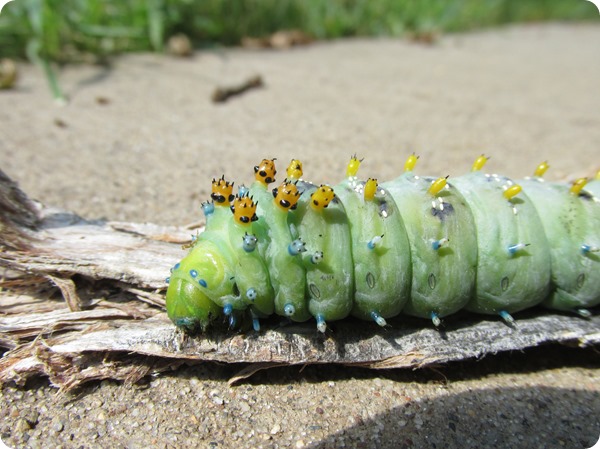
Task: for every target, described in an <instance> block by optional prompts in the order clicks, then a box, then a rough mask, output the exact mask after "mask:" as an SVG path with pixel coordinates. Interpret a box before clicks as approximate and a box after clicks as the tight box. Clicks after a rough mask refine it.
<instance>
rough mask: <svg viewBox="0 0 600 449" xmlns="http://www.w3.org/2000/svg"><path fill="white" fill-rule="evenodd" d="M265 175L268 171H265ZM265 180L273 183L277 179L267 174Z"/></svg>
mask: <svg viewBox="0 0 600 449" xmlns="http://www.w3.org/2000/svg"><path fill="white" fill-rule="evenodd" d="M265 175H266V173H265ZM265 181H266V183H267V184H271V183H272V182H275V180H274V179H273V178H271V177H270V176H267V177H266V178H265Z"/></svg>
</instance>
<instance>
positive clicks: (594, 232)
mask: <svg viewBox="0 0 600 449" xmlns="http://www.w3.org/2000/svg"><path fill="white" fill-rule="evenodd" d="M522 183H523V186H524V188H525V189H526V191H527V194H528V195H529V197H530V198H531V199H532V200H533V203H534V205H535V207H536V209H537V212H538V215H539V216H540V217H544V220H543V221H542V225H543V230H544V234H545V235H546V237H547V239H548V242H549V247H550V261H551V267H552V268H551V278H552V282H551V291H550V294H549V295H548V296H547V298H546V299H545V300H544V305H546V306H548V307H549V308H552V309H556V310H578V309H581V308H587V307H592V306H594V305H596V304H598V292H600V276H599V273H600V253H599V252H598V249H597V248H598V247H600V235H599V234H600V233H599V230H600V207H599V206H600V203H599V202H598V200H597V199H595V198H593V197H592V196H591V195H590V194H589V193H587V192H586V191H580V192H579V193H577V194H574V193H573V192H572V191H571V189H570V187H569V186H568V185H562V184H553V183H547V182H545V181H544V180H543V179H542V178H541V177H534V178H531V179H527V180H523V182H522Z"/></svg>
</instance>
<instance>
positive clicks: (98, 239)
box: [0, 171, 600, 389]
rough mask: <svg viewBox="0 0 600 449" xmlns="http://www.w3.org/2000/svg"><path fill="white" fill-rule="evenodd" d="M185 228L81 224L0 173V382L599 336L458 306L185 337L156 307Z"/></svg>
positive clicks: (596, 320) (337, 359) (66, 383)
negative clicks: (437, 324)
mask: <svg viewBox="0 0 600 449" xmlns="http://www.w3.org/2000/svg"><path fill="white" fill-rule="evenodd" d="M194 228H195V226H190V227H181V228H176V227H164V226H157V225H152V224H134V223H113V222H106V221H88V220H84V219H82V218H81V217H78V216H76V215H74V214H71V213H68V212H64V211H59V210H56V209H53V208H49V207H45V206H43V205H41V204H39V203H37V202H34V201H32V200H30V199H29V198H28V197H27V196H26V195H25V194H24V193H23V192H22V191H21V190H19V189H18V187H17V185H16V184H15V183H14V182H13V181H11V180H10V179H9V178H8V177H6V175H4V173H2V172H1V171H0V266H2V267H4V269H5V272H4V278H3V280H2V281H1V287H2V291H0V314H1V315H0V346H2V347H4V348H6V349H7V352H6V353H5V354H4V356H3V357H2V359H0V381H1V382H8V381H16V382H19V383H22V382H24V381H26V380H27V379H28V378H29V377H31V376H34V375H40V374H42V375H46V376H48V377H49V378H50V380H51V381H52V383H54V384H55V385H57V386H60V387H63V388H65V389H68V388H71V387H74V386H77V385H79V384H80V383H82V382H86V381H89V380H94V379H104V378H113V379H122V380H126V381H137V380H138V379H140V378H141V377H143V376H145V375H147V374H150V373H155V372H159V371H163V370H168V369H172V368H174V367H177V366H179V365H181V364H183V363H197V362H201V361H216V362H225V363H246V364H249V365H247V366H246V367H245V368H244V369H243V370H242V372H240V373H239V375H238V376H236V377H235V378H234V379H232V380H234V381H235V380H239V379H241V378H243V377H246V376H248V375H251V374H252V373H254V372H256V371H257V370H260V369H264V368H268V367H272V366H281V365H305V364H327V363H337V364H344V365H354V366H363V367H369V368H377V369H384V368H398V367H410V368H416V367H424V366H430V365H439V364H443V363H447V362H450V361H456V360H464V359H470V358H480V357H484V356H486V355H488V354H495V353H497V352H501V351H509V350H522V349H525V348H528V347H533V346H537V345H541V344H546V343H563V344H569V345H575V346H589V345H598V344H600V314H599V313H598V312H599V311H598V310H597V309H596V310H593V311H592V312H593V316H592V317H591V318H590V319H582V318H579V317H574V316H569V315H566V314H556V313H551V312H548V311H545V310H543V309H533V310H529V311H527V312H525V313H522V314H519V315H517V325H516V326H515V327H514V328H511V327H509V326H507V325H505V324H504V323H503V322H502V321H501V320H498V319H495V318H489V319H488V318H485V317H482V316H478V315H473V314H468V313H464V314H458V315H456V316H453V317H450V318H448V319H447V320H446V325H445V327H444V329H443V330H442V331H441V332H440V331H437V330H435V329H432V328H431V326H430V325H429V323H428V322H426V321H423V320H418V319H414V318H409V317H404V316H400V317H397V318H395V319H393V320H390V324H391V326H389V327H387V328H385V329H381V328H379V327H378V326H375V325H373V324H372V323H366V322H361V321H358V320H353V319H348V320H344V321H341V322H333V323H330V325H331V330H330V331H329V332H328V333H327V334H325V335H323V334H320V333H318V332H317V331H316V329H315V326H314V323H305V324H292V325H287V326H280V323H279V321H278V320H277V319H275V318H273V319H272V320H270V321H267V322H265V323H264V326H263V330H262V331H261V332H259V333H255V332H251V331H250V332H247V333H237V332H226V331H219V330H214V331H212V332H210V333H209V334H207V335H203V336H199V337H194V338H192V337H189V336H186V335H184V334H182V333H181V332H179V331H178V330H176V329H175V327H174V326H173V325H172V323H170V322H169V320H168V318H167V317H166V313H165V312H164V291H165V288H166V284H165V280H164V279H165V277H166V276H167V275H168V271H169V267H171V266H173V265H174V264H175V263H176V262H177V261H178V260H179V259H180V258H181V257H182V256H183V255H184V254H185V251H184V250H182V244H183V243H186V242H189V241H190V239H191V235H192V234H193V233H194V232H195V231H194Z"/></svg>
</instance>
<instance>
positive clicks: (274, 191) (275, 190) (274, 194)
mask: <svg viewBox="0 0 600 449" xmlns="http://www.w3.org/2000/svg"><path fill="white" fill-rule="evenodd" d="M278 191H279V190H278V189H277V187H275V188H274V189H273V198H275V197H276V196H277V192H278Z"/></svg>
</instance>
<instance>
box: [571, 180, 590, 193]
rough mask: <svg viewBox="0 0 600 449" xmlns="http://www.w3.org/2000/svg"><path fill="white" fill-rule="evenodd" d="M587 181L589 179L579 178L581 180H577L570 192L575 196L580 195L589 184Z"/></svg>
mask: <svg viewBox="0 0 600 449" xmlns="http://www.w3.org/2000/svg"><path fill="white" fill-rule="evenodd" d="M587 181H588V180H587V178H579V179H577V180H576V181H575V182H574V183H573V185H572V186H571V190H570V192H571V193H572V194H573V195H579V194H580V193H581V190H583V188H584V187H585V185H586V184H587Z"/></svg>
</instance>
